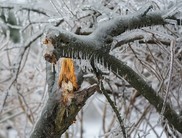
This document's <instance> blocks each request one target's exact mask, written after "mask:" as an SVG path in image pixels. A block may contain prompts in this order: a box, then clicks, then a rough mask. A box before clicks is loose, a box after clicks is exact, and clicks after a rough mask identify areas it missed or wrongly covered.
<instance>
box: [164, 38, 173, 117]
mask: <svg viewBox="0 0 182 138" xmlns="http://www.w3.org/2000/svg"><path fill="white" fill-rule="evenodd" d="M175 43H176V42H175V41H174V40H172V41H171V45H170V51H171V60H170V67H169V81H168V84H167V88H166V95H165V97H164V102H163V107H162V110H161V116H162V115H163V114H164V111H165V108H166V103H167V98H168V96H169V90H170V85H171V79H172V73H173V61H174V53H173V49H174V46H175Z"/></svg>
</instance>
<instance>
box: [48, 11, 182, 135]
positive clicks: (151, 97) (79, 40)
mask: <svg viewBox="0 0 182 138" xmlns="http://www.w3.org/2000/svg"><path fill="white" fill-rule="evenodd" d="M162 24H165V19H164V18H163V15H162V12H160V13H157V12H153V13H146V15H144V14H142V13H137V14H135V15H133V16H124V17H117V18H115V19H113V20H111V21H109V22H106V23H104V24H102V26H101V27H100V28H98V29H96V30H95V31H94V32H93V33H92V34H90V35H88V36H79V35H75V34H72V33H70V32H66V31H63V30H60V29H58V28H51V29H49V30H48V33H47V36H46V44H47V45H48V47H52V48H51V50H49V52H48V53H47V54H46V55H45V58H46V60H48V61H49V62H52V63H56V60H58V59H59V57H60V56H61V57H72V58H85V57H93V56H94V59H95V62H96V63H97V62H98V63H100V64H102V65H103V66H105V67H106V68H109V69H111V71H112V72H113V73H114V74H115V75H116V76H118V77H119V78H121V77H122V78H124V79H125V80H126V81H127V82H128V83H130V84H131V86H132V87H133V88H135V89H136V90H137V91H138V92H139V93H140V94H141V95H143V96H144V97H145V98H146V99H147V100H148V101H149V102H150V103H151V104H152V105H153V106H154V107H155V108H156V110H157V111H158V112H159V113H160V112H161V110H162V106H163V102H164V100H163V99H162V98H161V97H160V96H159V95H158V94H157V93H156V91H155V90H154V89H153V88H152V87H151V86H149V85H148V84H147V83H146V82H145V81H144V79H143V78H142V77H140V76H139V75H138V74H137V73H136V72H135V71H133V70H132V69H131V68H130V67H128V66H127V65H126V64H124V63H123V62H122V61H120V60H118V59H117V58H115V57H114V56H112V55H109V53H108V52H107V51H106V50H105V49H107V46H110V44H111V42H112V37H113V36H117V35H120V34H121V33H123V32H125V31H126V30H128V29H135V28H140V27H142V26H151V25H162ZM80 53H81V54H80ZM99 61H101V62H99ZM163 115H164V117H165V118H166V119H167V120H168V121H169V123H170V124H172V125H173V126H174V128H175V129H176V130H178V131H179V132H180V133H182V127H181V126H182V119H181V117H180V116H179V115H178V114H177V113H176V112H175V111H174V110H173V109H172V108H171V106H170V105H169V104H166V108H165V111H164V114H163Z"/></svg>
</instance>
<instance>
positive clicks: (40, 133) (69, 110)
mask: <svg viewBox="0 0 182 138" xmlns="http://www.w3.org/2000/svg"><path fill="white" fill-rule="evenodd" d="M97 89H98V86H97V85H92V86H91V87H89V88H87V89H83V90H81V91H77V92H75V93H74V94H75V97H74V99H73V101H72V104H71V105H70V106H68V107H65V106H64V105H63V104H62V103H61V102H60V99H61V94H60V90H57V91H54V92H52V94H50V97H49V99H48V101H47V104H46V106H45V107H44V109H43V111H42V114H41V116H40V119H39V120H38V122H37V123H36V126H35V128H34V130H33V132H32V134H31V136H30V138H60V137H61V135H62V134H63V133H64V132H65V131H66V130H67V129H68V127H69V126H70V125H72V124H73V123H74V121H75V120H76V119H75V117H76V115H77V114H78V112H79V111H80V109H82V108H83V106H84V105H85V102H86V100H87V99H88V98H89V97H90V96H91V95H93V94H94V92H95V91H96V90H97Z"/></svg>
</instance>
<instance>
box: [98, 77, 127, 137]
mask: <svg viewBox="0 0 182 138" xmlns="http://www.w3.org/2000/svg"><path fill="white" fill-rule="evenodd" d="M100 89H101V91H102V93H103V94H104V96H105V97H106V99H107V100H108V102H109V104H110V105H111V107H112V109H113V111H114V112H115V114H116V116H117V118H118V121H119V124H120V127H121V130H122V133H123V136H124V138H127V134H126V131H125V126H124V122H123V120H122V119H121V115H120V113H119V111H118V110H117V108H116V106H115V105H114V102H113V101H112V100H111V98H110V97H109V95H108V94H107V92H106V91H105V89H104V86H103V82H102V81H101V80H100Z"/></svg>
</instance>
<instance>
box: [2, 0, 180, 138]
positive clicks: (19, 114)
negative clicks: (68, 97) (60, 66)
mask: <svg viewBox="0 0 182 138" xmlns="http://www.w3.org/2000/svg"><path fill="white" fill-rule="evenodd" d="M179 2H180V0H176V1H175V0H76V1H75V0H50V1H47V0H16V1H14V0H0V43H1V44H0V59H1V60H0V138H28V137H29V135H30V132H31V131H32V129H33V126H34V124H35V123H36V121H37V119H38V118H39V116H40V113H41V110H42V108H43V106H44V104H45V102H46V100H47V97H48V95H47V85H46V74H45V60H44V58H43V55H44V53H45V47H44V45H43V44H42V41H43V38H44V36H45V35H44V32H45V28H46V27H47V26H53V25H55V24H57V23H60V25H59V27H61V28H63V29H66V30H69V31H71V32H75V31H76V30H77V29H78V28H79V27H81V30H80V32H81V33H83V34H84V33H89V32H92V31H93V30H94V29H95V28H96V27H97V26H99V25H102V22H105V21H107V20H112V17H113V16H115V14H119V15H126V14H132V13H135V12H136V11H137V10H139V9H140V8H143V7H145V5H147V4H151V5H153V9H151V11H155V10H164V9H165V10H168V9H170V8H171V7H173V6H175V5H176V7H177V8H179V9H178V10H179V15H178V16H179V17H181V14H180V13H181V10H182V8H181V9H180V7H178V3H179ZM171 22H172V21H171ZM181 33H182V30H181V26H178V25H177V24H176V22H172V23H171V24H170V25H166V26H152V27H143V28H141V29H135V30H128V31H127V32H125V33H124V34H121V35H120V36H118V37H116V38H115V41H114V42H113V45H115V44H116V43H117V42H118V41H122V40H126V39H127V38H128V37H131V36H133V37H138V36H141V37H142V38H141V39H140V40H136V41H134V42H131V43H130V44H124V45H119V46H118V47H117V48H114V49H113V50H112V51H111V52H110V54H113V55H115V56H116V57H117V58H119V59H121V60H122V61H124V62H125V63H126V64H127V65H129V66H130V67H131V68H133V69H134V70H135V71H136V72H137V73H138V74H140V75H141V76H142V77H143V78H144V79H145V80H146V81H147V82H148V83H149V84H150V85H151V86H152V87H153V88H154V89H155V90H156V91H157V92H158V93H159V94H160V95H161V96H162V97H165V92H166V91H167V90H168V91H170V93H169V98H168V100H167V101H168V102H169V103H170V104H171V105H172V107H173V108H174V109H175V110H176V111H177V112H178V113H179V112H181V111H182V110H181V109H182V98H181V95H182V46H181V41H182V35H181ZM172 40H174V41H175V42H176V45H175V46H174V47H173V49H172V50H171V45H170V44H171V41H172ZM145 42H147V43H145ZM152 42H153V43H152ZM154 42H155V43H154ZM171 54H172V56H173V57H174V59H173V62H172V63H171V60H170V59H171ZM77 62H81V67H82V68H83V70H85V71H86V72H87V74H86V75H85V78H87V76H91V77H92V78H93V80H94V81H95V76H94V74H93V73H92V72H91V71H90V66H89V63H87V61H77ZM171 65H172V66H171ZM85 68H86V69H85ZM105 70H106V71H108V72H109V75H108V76H106V77H105V86H106V87H107V88H108V89H109V90H110V92H111V93H110V96H111V98H112V99H113V101H114V102H115V104H116V107H117V108H118V110H119V111H120V114H121V116H122V118H123V119H124V122H125V125H126V126H127V128H126V129H127V130H128V133H130V134H131V136H132V137H133V138H136V137H139V138H167V137H169V134H168V132H169V133H170V134H171V135H172V136H171V137H174V138H175V137H177V136H176V135H179V136H181V135H180V134H178V133H177V132H175V130H174V129H173V128H172V127H171V126H169V125H168V123H167V121H166V120H164V121H161V120H162V119H161V118H162V117H161V116H160V114H159V113H157V112H156V110H155V109H154V108H153V106H152V105H150V104H149V103H148V101H147V100H146V99H145V98H144V97H142V96H141V95H140V94H139V93H138V92H137V91H136V90H135V89H133V88H132V87H131V86H130V85H129V84H128V83H127V82H125V80H124V79H123V80H121V79H118V78H116V76H114V75H113V74H112V72H110V71H109V70H108V69H105ZM171 70H172V71H171ZM170 76H172V77H170ZM90 84H91V82H90V81H88V80H87V79H85V81H84V83H83V84H82V88H83V87H87V86H89V85H90ZM121 134H122V133H121V130H120V127H119V123H118V121H117V118H116V116H115V113H114V112H113V110H112V108H111V106H110V105H109V103H108V102H107V100H106V99H105V97H104V96H103V95H102V94H101V93H95V94H94V95H93V96H92V97H91V98H90V99H89V100H88V101H87V103H86V105H85V106H84V109H83V110H82V111H80V113H79V114H78V116H77V121H76V123H74V124H73V125H72V126H70V127H69V129H68V130H67V132H66V134H65V135H64V136H63V137H66V136H67V135H68V136H69V138H106V137H108V138H121V137H122V135H121Z"/></svg>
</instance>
